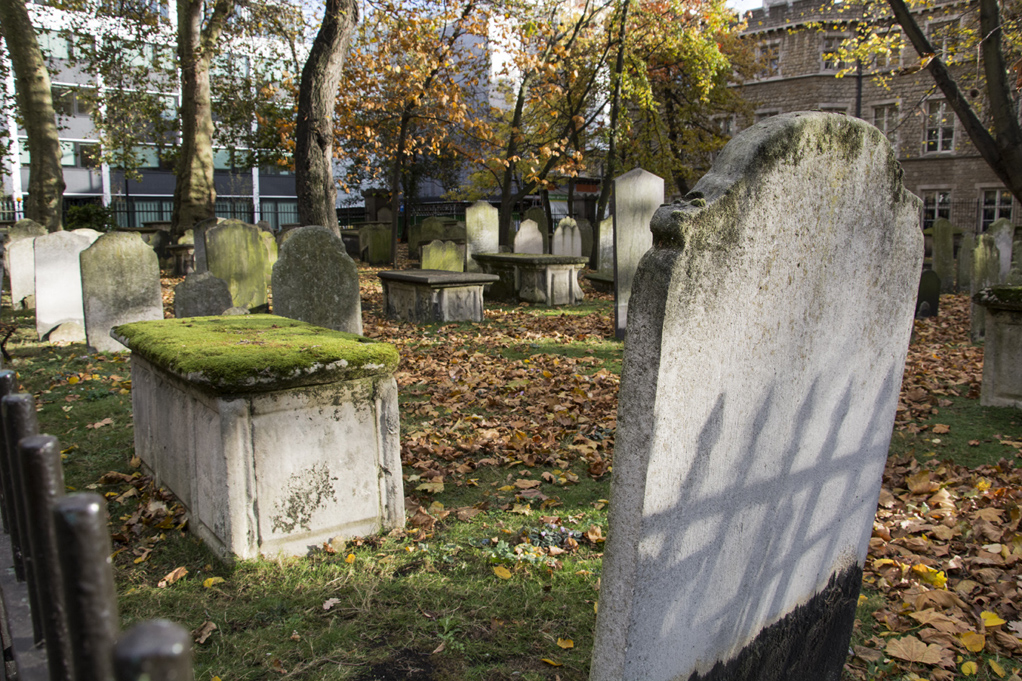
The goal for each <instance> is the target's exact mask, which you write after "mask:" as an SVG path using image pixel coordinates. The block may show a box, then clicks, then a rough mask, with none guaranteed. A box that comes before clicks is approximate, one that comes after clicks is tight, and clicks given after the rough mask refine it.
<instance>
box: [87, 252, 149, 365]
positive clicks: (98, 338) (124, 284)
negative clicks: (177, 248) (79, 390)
mask: <svg viewBox="0 0 1022 681" xmlns="http://www.w3.org/2000/svg"><path fill="white" fill-rule="evenodd" d="M81 268H82V297H83V301H84V308H85V339H86V342H87V343H88V344H89V347H92V348H95V349H96V350H98V351H99V352H119V351H121V350H124V349H125V348H124V346H123V345H121V344H120V343H118V342H117V341H115V340H114V339H113V338H111V337H110V329H112V328H113V327H115V326H117V325H119V324H127V323H129V322H144V321H151V320H154V319H163V290H162V288H161V287H160V263H159V259H158V258H157V257H156V251H154V250H153V249H152V248H150V247H149V246H148V245H147V244H146V243H145V242H144V241H142V237H141V236H139V235H138V234H132V233H130V232H111V233H109V234H105V235H103V236H101V237H99V238H98V239H96V241H95V242H94V243H93V244H92V245H91V246H89V247H88V248H86V249H85V250H84V251H82V253H81Z"/></svg>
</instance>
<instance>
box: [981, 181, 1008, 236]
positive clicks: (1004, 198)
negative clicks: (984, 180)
mask: <svg viewBox="0 0 1022 681" xmlns="http://www.w3.org/2000/svg"><path fill="white" fill-rule="evenodd" d="M991 194H992V195H993V196H991ZM991 198H993V202H992V203H988V200H989V199H991ZM1005 211H1007V214H1005ZM1014 212H1015V197H1014V196H1012V194H1011V192H1009V191H1008V190H1007V189H1005V188H1004V187H980V190H979V229H980V231H981V232H985V231H987V229H988V228H989V227H990V225H992V224H993V223H994V222H996V221H997V220H999V219H1001V218H1007V219H1009V220H1012V218H1013V215H1014Z"/></svg>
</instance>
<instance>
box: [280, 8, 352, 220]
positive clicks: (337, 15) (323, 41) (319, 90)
mask: <svg viewBox="0 0 1022 681" xmlns="http://www.w3.org/2000/svg"><path fill="white" fill-rule="evenodd" d="M357 22H358V5H356V3H355V1H354V0H327V3H326V14H325V15H324V16H323V23H322V24H321V25H320V27H319V33H318V34H317V35H316V40H315V41H314V42H313V43H312V50H311V51H310V53H309V58H308V60H307V61H306V62H305V68H303V69H302V81H301V85H300V87H299V90H298V119H297V121H296V125H295V188H296V191H297V194H298V219H299V221H300V222H301V223H302V224H303V225H323V226H324V227H327V228H328V229H332V230H335V231H336V230H337V229H339V227H338V223H337V185H336V183H335V182H334V167H333V157H334V153H333V149H334V123H333V111H334V104H335V102H336V101H337V88H338V86H339V85H340V81H341V72H342V70H343V69H344V58H345V56H346V52H347V50H348V39H349V38H350V37H351V32H352V30H354V28H355V24H356V23H357Z"/></svg>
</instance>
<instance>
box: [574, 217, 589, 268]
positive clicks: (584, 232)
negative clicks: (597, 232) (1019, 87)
mask: <svg viewBox="0 0 1022 681" xmlns="http://www.w3.org/2000/svg"><path fill="white" fill-rule="evenodd" d="M575 223H576V224H577V225H578V234H579V238H581V239H582V257H583V258H592V257H593V226H592V225H591V224H589V221H588V220H586V219H584V218H579V219H578V220H575Z"/></svg>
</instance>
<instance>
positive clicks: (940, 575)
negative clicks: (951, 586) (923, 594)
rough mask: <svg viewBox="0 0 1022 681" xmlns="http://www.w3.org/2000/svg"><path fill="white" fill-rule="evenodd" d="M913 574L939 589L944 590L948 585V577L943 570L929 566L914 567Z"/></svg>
mask: <svg viewBox="0 0 1022 681" xmlns="http://www.w3.org/2000/svg"><path fill="white" fill-rule="evenodd" d="M912 572H913V573H915V574H916V575H917V576H918V577H919V579H920V580H921V581H923V582H926V583H927V584H930V585H931V586H935V587H937V588H938V589H943V588H944V586H945V585H946V584H947V575H945V574H944V571H943V570H935V569H933V568H931V567H929V566H927V565H913V566H912Z"/></svg>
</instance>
